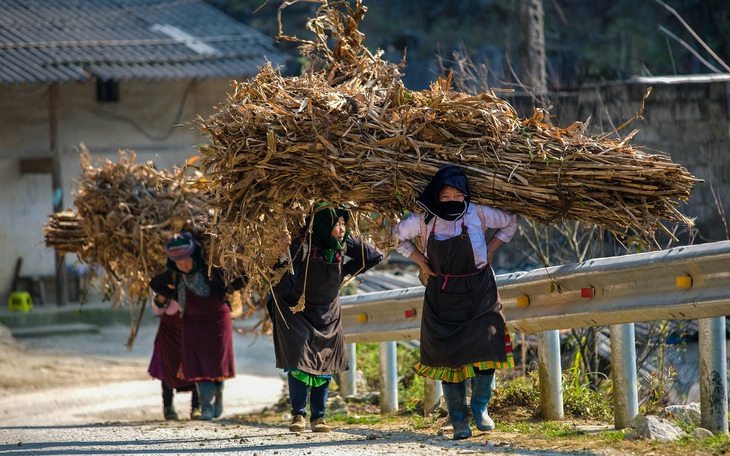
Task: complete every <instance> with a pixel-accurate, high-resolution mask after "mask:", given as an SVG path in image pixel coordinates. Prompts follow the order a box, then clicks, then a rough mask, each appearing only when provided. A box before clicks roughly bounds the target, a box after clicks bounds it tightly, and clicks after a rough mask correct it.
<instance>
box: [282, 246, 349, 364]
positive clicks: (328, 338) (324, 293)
mask: <svg viewBox="0 0 730 456" xmlns="http://www.w3.org/2000/svg"><path fill="white" fill-rule="evenodd" d="M308 261H309V270H308V271H306V272H305V270H304V268H305V267H306V265H305V264H303V265H302V269H301V270H300V271H299V273H298V276H297V277H296V280H295V282H294V289H293V290H292V291H291V292H290V293H276V299H277V303H274V302H273V300H270V301H269V314H270V316H271V319H272V322H273V330H274V351H275V353H276V367H278V368H280V369H299V370H302V371H304V372H308V373H310V374H315V375H326V374H335V373H337V372H341V371H345V370H348V369H349V359H348V357H347V350H346V348H345V336H344V332H343V330H342V315H341V314H342V311H341V307H340V297H339V296H340V285H341V284H342V274H343V272H342V262H335V263H327V262H326V261H324V259H322V258H320V257H311V256H308ZM305 276H306V277H307V287H306V291H304V294H305V298H306V304H305V306H304V310H302V311H301V312H292V311H291V307H295V306H296V305H297V302H298V300H299V297H300V296H301V295H302V291H303V290H304V277H305ZM284 280H286V279H284ZM277 304H278V309H277V308H276V307H277ZM280 312H281V313H280ZM282 315H283V318H282Z"/></svg>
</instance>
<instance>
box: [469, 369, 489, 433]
mask: <svg viewBox="0 0 730 456" xmlns="http://www.w3.org/2000/svg"><path fill="white" fill-rule="evenodd" d="M493 382H494V369H488V370H484V371H482V370H477V371H476V375H475V376H474V377H473V378H472V379H471V411H472V413H473V414H474V421H476V423H477V429H479V430H480V431H491V430H492V429H494V421H493V420H492V418H491V417H490V416H489V413H488V412H487V404H489V400H490V399H491V398H492V385H493Z"/></svg>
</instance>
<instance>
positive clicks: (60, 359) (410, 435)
mask: <svg viewBox="0 0 730 456" xmlns="http://www.w3.org/2000/svg"><path fill="white" fill-rule="evenodd" d="M155 331H156V326H155V325H153V324H148V325H143V326H142V327H141V329H140V333H139V335H138V336H137V339H136V341H135V344H134V347H133V348H132V350H127V348H126V347H125V346H124V344H125V342H126V341H127V337H128V335H129V328H128V327H126V326H123V325H119V326H111V327H102V328H101V331H100V332H99V333H90V334H89V333H79V334H72V335H68V334H67V335H56V336H46V337H24V338H22V339H18V340H16V339H13V338H12V337H10V335H9V331H8V330H7V328H4V327H0V366H2V369H0V399H2V400H0V454H7V455H66V454H69V455H70V454H74V455H77V454H83V455H110V454H115V455H116V454H124V455H162V454H164V455H168V454H180V455H197V454H216V455H227V454H237V455H242V454H251V455H254V454H255V455H295V454H296V455H301V454H312V455H335V454H336V455H342V454H348V455H361V456H365V455H382V454H398V453H401V454H408V455H427V454H428V455H432V454H434V452H438V453H440V454H457V453H462V452H464V451H467V452H471V451H479V452H480V453H481V454H504V452H503V451H500V452H498V453H491V452H489V451H488V450H489V448H490V447H489V445H491V444H488V443H487V440H486V434H485V435H484V436H483V437H481V438H478V437H476V436H475V437H474V438H473V439H470V440H469V441H468V442H464V441H461V442H454V441H452V440H450V439H449V437H448V435H438V434H434V433H428V432H425V433H419V432H415V431H413V430H412V429H408V428H403V427H402V426H401V427H398V426H393V425H391V426H385V427H382V428H381V429H377V427H373V426H358V425H346V426H343V427H339V428H337V429H335V430H334V432H331V433H324V434H323V433H313V432H311V431H310V430H307V431H305V432H303V433H299V434H293V433H290V432H289V431H288V429H287V421H286V420H287V418H288V417H287V416H286V415H285V414H283V415H282V417H281V419H280V420H278V419H275V420H274V421H275V423H274V424H267V425H264V424H260V423H257V422H252V421H250V420H246V419H245V418H243V417H245V416H246V415H249V416H250V414H251V413H255V412H256V411H260V410H263V409H266V408H271V407H272V406H273V405H274V404H275V403H276V402H277V401H278V400H279V398H280V397H281V392H282V387H283V380H282V377H281V374H280V371H278V370H277V369H275V368H274V359H273V356H274V355H273V346H272V343H271V340H270V339H269V338H265V337H254V336H243V335H236V336H235V348H236V368H237V373H238V375H237V377H236V378H235V379H232V380H229V381H228V382H226V389H225V395H224V397H225V411H224V414H223V416H222V417H221V419H219V420H215V421H212V422H201V421H190V420H189V419H188V418H189V415H188V414H187V412H188V410H189V406H190V395H189V394H179V395H177V396H176V398H175V404H176V407H177V409H178V411H179V413H180V414H181V421H177V422H171V421H165V420H164V419H163V418H162V403H161V402H162V401H161V395H160V384H159V382H158V381H156V380H154V379H151V378H150V377H149V376H148V375H147V372H146V368H147V363H148V362H149V357H150V355H151V352H152V342H153V340H154V335H155ZM254 374H255V375H254ZM483 450H487V451H485V452H482V451H483ZM523 454H524V453H523ZM531 454H532V453H531Z"/></svg>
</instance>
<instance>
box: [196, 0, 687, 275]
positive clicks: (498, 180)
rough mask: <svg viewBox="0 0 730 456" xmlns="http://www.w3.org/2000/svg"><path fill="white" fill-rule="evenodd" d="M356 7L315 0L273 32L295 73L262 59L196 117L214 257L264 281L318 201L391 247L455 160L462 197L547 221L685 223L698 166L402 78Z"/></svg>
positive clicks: (492, 100) (613, 225) (645, 228)
mask: <svg viewBox="0 0 730 456" xmlns="http://www.w3.org/2000/svg"><path fill="white" fill-rule="evenodd" d="M343 10H344V12H343ZM365 10H366V9H365V8H364V7H363V6H362V4H361V2H359V1H358V2H357V6H356V9H355V10H353V9H351V8H350V6H349V5H348V4H347V3H346V2H337V3H333V4H329V5H328V4H327V3H326V2H325V3H324V5H323V6H322V7H321V8H320V9H319V11H318V14H317V17H316V18H315V19H312V20H311V21H310V22H309V23H308V28H309V29H310V30H311V31H312V32H314V35H315V41H302V40H299V39H296V38H292V37H287V36H280V38H283V39H290V40H295V41H298V42H299V43H301V46H300V49H301V51H302V54H304V55H305V56H307V58H308V59H309V61H310V62H311V65H310V66H309V68H308V70H307V71H306V72H305V73H304V74H303V75H302V76H300V77H282V76H281V75H280V74H279V73H278V72H277V71H275V70H274V69H273V68H271V67H270V66H265V67H264V68H262V69H261V71H260V73H259V74H258V76H257V77H255V78H254V79H253V80H251V81H250V82H246V83H234V86H233V87H234V91H233V94H232V95H230V96H229V99H228V100H227V103H225V104H223V105H222V106H220V107H219V109H218V110H217V112H216V113H215V114H213V115H212V116H210V117H209V118H207V119H202V118H201V119H198V122H197V124H198V126H199V128H200V129H201V130H202V131H204V132H205V133H207V134H208V135H209V136H210V139H211V144H210V145H207V146H203V147H201V148H200V151H201V153H202V154H203V156H204V158H203V165H202V166H201V169H202V170H203V172H204V173H205V174H206V177H208V178H209V179H210V180H211V181H212V184H213V192H214V194H215V197H214V198H213V199H212V200H211V201H210V203H211V205H212V207H213V208H214V209H215V211H216V214H217V215H216V217H217V220H216V227H217V229H218V231H219V232H220V243H221V259H220V261H221V263H223V264H225V265H227V266H229V267H231V268H234V269H240V268H243V269H244V270H245V271H246V272H247V273H248V274H249V276H250V277H252V278H254V279H259V278H261V279H263V280H264V281H265V282H269V281H271V280H276V277H277V275H278V274H280V273H281V271H278V272H277V271H274V270H272V268H271V264H272V258H276V257H278V251H277V250H276V247H275V245H276V239H277V238H278V235H279V232H280V230H281V229H282V228H283V227H285V226H288V227H289V229H291V230H292V231H296V230H297V229H299V228H301V227H303V225H304V221H303V220H304V216H306V215H307V214H309V213H311V211H312V207H313V205H314V204H316V203H317V202H320V201H335V202H339V203H350V204H351V205H352V206H353V207H354V208H355V210H356V211H357V213H358V214H359V215H360V218H359V221H360V224H359V227H360V229H361V230H362V231H368V232H369V234H371V235H372V236H373V237H374V239H375V240H376V241H379V242H380V245H381V247H382V248H383V249H384V250H386V251H389V248H390V247H391V244H390V242H389V241H390V237H389V236H390V228H391V226H392V224H393V223H395V222H397V220H398V219H399V217H400V216H401V215H402V213H403V211H405V210H412V209H414V201H415V198H416V197H417V196H418V193H419V192H420V191H421V190H422V189H423V187H424V186H425V185H426V183H427V182H428V180H429V179H430V177H431V176H433V174H434V173H435V172H436V171H437V170H438V169H439V167H441V166H442V165H444V164H447V163H454V164H457V165H459V166H460V167H462V168H463V169H464V170H465V171H466V173H467V175H468V176H469V180H470V184H471V187H472V193H473V195H472V201H474V202H477V203H482V204H488V205H491V206H493V207H497V208H500V209H505V210H509V211H513V212H517V213H519V214H522V215H524V216H526V217H528V218H530V219H533V220H536V221H538V222H541V223H545V224H549V223H554V222H557V221H560V220H563V219H566V220H578V221H581V222H585V223H588V224H596V225H599V226H602V227H605V228H607V229H609V230H611V231H613V232H614V233H616V234H618V235H627V234H631V235H637V234H638V236H639V237H640V239H642V240H644V241H646V242H649V241H651V240H652V239H653V236H654V233H655V231H656V230H657V229H659V228H663V227H662V224H661V220H668V221H672V222H680V223H684V224H687V225H691V224H692V221H691V220H689V219H688V218H687V217H685V216H683V215H682V214H681V213H680V212H679V210H678V209H677V207H678V204H679V202H686V201H687V200H688V199H689V197H690V193H691V190H692V188H693V186H694V185H695V183H696V182H698V179H696V178H695V177H694V176H692V175H691V174H690V173H689V172H688V171H687V170H686V169H685V168H684V167H682V166H680V165H678V164H675V163H673V162H672V161H671V159H670V158H669V157H668V156H665V155H652V154H648V153H645V152H643V151H642V150H641V149H640V148H638V147H634V146H632V145H630V144H629V140H630V139H631V137H632V136H633V135H634V133H632V134H631V135H629V136H628V137H626V138H623V139H620V140H616V139H611V138H609V137H606V136H599V137H595V136H588V135H586V133H585V131H584V128H583V125H582V124H581V123H575V124H574V125H572V126H571V127H569V128H559V127H555V126H552V125H550V124H548V123H547V122H545V121H544V119H543V118H542V117H541V116H540V115H539V113H537V114H536V115H535V116H534V117H533V118H529V119H524V118H520V117H519V116H518V115H517V113H516V112H515V110H514V109H513V108H512V107H511V106H510V105H509V104H508V103H507V102H506V101H504V100H502V99H500V98H498V97H497V96H496V95H494V94H493V93H483V94H481V95H478V96H468V95H465V94H463V93H458V92H455V91H453V90H451V88H450V81H449V80H444V79H439V80H438V81H437V82H435V83H434V84H432V86H431V88H430V90H424V91H421V92H415V91H410V90H408V89H406V88H405V87H404V86H403V84H402V83H401V81H400V76H399V72H398V66H396V65H393V64H389V63H387V62H385V61H383V60H381V59H380V54H377V55H373V54H371V53H370V52H369V51H368V50H367V49H366V48H365V47H364V46H363V44H362V41H363V38H364V37H363V35H362V34H361V33H360V32H359V31H358V30H357V24H358V23H359V21H360V20H362V17H363V15H364V13H365ZM280 35H281V31H280ZM328 43H332V48H330V47H329V46H328ZM241 245H243V247H244V249H245V251H244V254H243V255H241V254H237V253H234V251H235V250H236V249H237V248H238V247H239V246H241Z"/></svg>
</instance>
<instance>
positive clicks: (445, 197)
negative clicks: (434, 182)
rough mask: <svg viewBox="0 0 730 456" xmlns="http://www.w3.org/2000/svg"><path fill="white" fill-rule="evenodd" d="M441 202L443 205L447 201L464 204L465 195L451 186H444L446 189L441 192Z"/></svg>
mask: <svg viewBox="0 0 730 456" xmlns="http://www.w3.org/2000/svg"><path fill="white" fill-rule="evenodd" d="M439 201H440V202H442V203H445V202H447V201H458V202H460V203H463V202H464V194H463V193H462V192H461V191H459V190H457V189H455V188H454V187H452V186H450V185H444V188H442V189H441V191H440V192H439Z"/></svg>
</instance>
